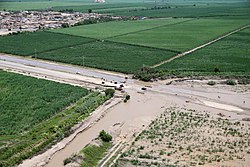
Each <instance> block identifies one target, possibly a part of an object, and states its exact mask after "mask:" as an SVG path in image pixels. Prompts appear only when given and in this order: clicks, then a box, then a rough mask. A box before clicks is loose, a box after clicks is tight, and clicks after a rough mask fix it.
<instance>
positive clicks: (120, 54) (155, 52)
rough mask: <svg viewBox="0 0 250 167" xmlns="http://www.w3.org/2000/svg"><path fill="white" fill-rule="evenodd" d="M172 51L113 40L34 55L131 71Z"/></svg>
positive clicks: (154, 62)
mask: <svg viewBox="0 0 250 167" xmlns="http://www.w3.org/2000/svg"><path fill="white" fill-rule="evenodd" d="M175 54H176V53H173V52H170V51H167V50H160V49H154V48H148V47H140V46H133V45H128V44H121V43H114V42H92V43H87V44H83V45H78V46H75V47H68V48H63V49H58V50H54V51H50V52H45V53H41V54H38V55H37V56H38V58H41V59H46V60H52V61H59V62H64V63H70V64H76V65H82V60H83V56H84V62H85V63H84V65H85V66H87V67H93V68H100V69H105V70H111V71H119V72H124V73H133V72H134V71H136V70H139V69H140V68H141V67H142V66H143V65H146V66H150V65H153V64H156V63H159V62H161V61H163V60H165V59H169V58H170V57H172V56H173V55H175Z"/></svg>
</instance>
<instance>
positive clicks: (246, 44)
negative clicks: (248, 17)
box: [158, 28, 250, 75]
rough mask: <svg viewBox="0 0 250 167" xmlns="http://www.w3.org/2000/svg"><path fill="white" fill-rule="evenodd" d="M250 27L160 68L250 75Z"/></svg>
mask: <svg viewBox="0 0 250 167" xmlns="http://www.w3.org/2000/svg"><path fill="white" fill-rule="evenodd" d="M249 55H250V29H249V28H248V29H246V30H243V31H240V32H238V33H236V34H234V35H231V36H229V37H227V38H225V39H223V40H221V41H218V42H216V43H214V44H212V45H210V46H208V47H206V48H203V49H201V50H198V51H196V52H194V53H192V54H189V55H186V56H184V57H181V58H178V59H175V60H174V61H172V62H170V63H166V64H164V65H162V66H160V67H158V69H161V70H169V71H177V72H196V73H201V74H202V73H213V72H214V69H215V68H218V69H219V70H220V73H216V75H220V74H223V73H235V74H237V73H240V74H243V75H250V66H249V64H250V57H249Z"/></svg>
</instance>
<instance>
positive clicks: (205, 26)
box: [110, 19, 249, 52]
mask: <svg viewBox="0 0 250 167" xmlns="http://www.w3.org/2000/svg"><path fill="white" fill-rule="evenodd" d="M248 23H249V20H248V19H235V20H233V19H232V20H225V19H195V20H191V21H187V22H184V23H181V24H176V25H173V26H169V27H160V28H155V29H152V30H148V31H143V32H137V33H130V34H127V35H123V36H119V37H115V38H112V39H110V40H113V41H117V42H125V43H130V44H138V45H143V46H151V47H156V48H164V49H171V50H176V51H181V52H184V51H187V50H189V49H192V48H195V47H197V46H199V45H201V44H203V43H206V42H208V41H211V40H213V39H215V38H216V37H219V36H222V35H223V34H226V33H227V32H230V31H233V30H235V29H237V28H239V27H241V26H243V25H246V24H248Z"/></svg>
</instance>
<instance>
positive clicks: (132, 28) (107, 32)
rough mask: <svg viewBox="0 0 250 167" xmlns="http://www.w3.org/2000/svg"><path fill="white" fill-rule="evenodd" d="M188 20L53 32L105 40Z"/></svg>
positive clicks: (116, 24)
mask: <svg viewBox="0 0 250 167" xmlns="http://www.w3.org/2000/svg"><path fill="white" fill-rule="evenodd" d="M185 20H187V19H170V18H169V19H149V20H139V21H113V22H106V23H100V24H92V25H83V26H77V27H71V28H65V29H56V30H51V31H52V32H59V33H65V34H70V35H76V36H83V37H91V38H97V39H103V38H108V37H113V36H117V35H122V34H129V33H133V32H137V31H143V30H147V29H151V28H155V27H160V26H165V25H166V26H167V25H172V24H176V23H181V22H183V21H185Z"/></svg>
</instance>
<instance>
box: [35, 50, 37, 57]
mask: <svg viewBox="0 0 250 167" xmlns="http://www.w3.org/2000/svg"><path fill="white" fill-rule="evenodd" d="M36 57H37V56H36V48H35V58H36Z"/></svg>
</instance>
